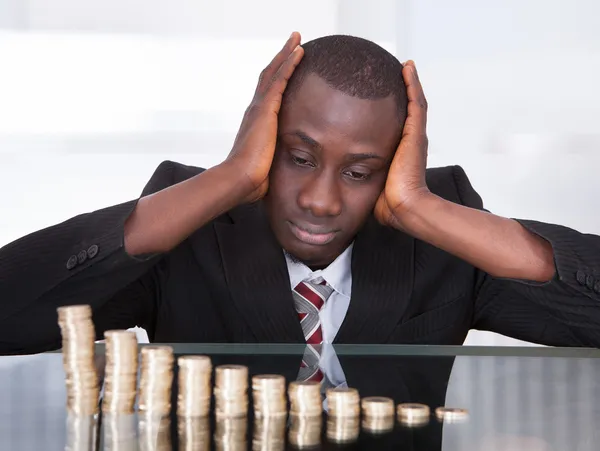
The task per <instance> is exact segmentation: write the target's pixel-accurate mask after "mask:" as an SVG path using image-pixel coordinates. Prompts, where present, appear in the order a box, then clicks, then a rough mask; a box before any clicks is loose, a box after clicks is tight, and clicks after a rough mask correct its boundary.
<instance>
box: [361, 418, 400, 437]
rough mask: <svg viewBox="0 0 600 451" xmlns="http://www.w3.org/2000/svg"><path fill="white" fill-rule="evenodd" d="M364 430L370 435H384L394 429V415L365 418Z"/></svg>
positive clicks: (363, 422) (363, 421) (363, 420)
mask: <svg viewBox="0 0 600 451" xmlns="http://www.w3.org/2000/svg"><path fill="white" fill-rule="evenodd" d="M362 429H363V430H364V431H365V432H368V433H370V434H384V433H386V432H390V431H391V430H392V429H394V415H389V416H385V417H382V416H376V417H363V419H362Z"/></svg>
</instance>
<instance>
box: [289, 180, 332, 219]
mask: <svg viewBox="0 0 600 451" xmlns="http://www.w3.org/2000/svg"><path fill="white" fill-rule="evenodd" d="M298 204H299V205H300V207H301V208H302V209H304V210H309V211H310V212H311V213H312V214H313V215H314V216H317V217H320V216H338V215H339V214H340V213H341V212H342V198H341V193H340V187H339V186H338V184H337V181H336V179H335V175H333V174H327V173H325V172H321V173H319V174H317V175H316V176H315V177H311V178H310V179H308V180H307V181H306V183H305V185H304V187H303V188H302V190H300V194H299V195H298Z"/></svg>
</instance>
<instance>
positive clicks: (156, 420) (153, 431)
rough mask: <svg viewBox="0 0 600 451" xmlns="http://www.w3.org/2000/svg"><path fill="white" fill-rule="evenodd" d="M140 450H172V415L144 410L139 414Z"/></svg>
mask: <svg viewBox="0 0 600 451" xmlns="http://www.w3.org/2000/svg"><path fill="white" fill-rule="evenodd" d="M138 430H139V451H172V450H173V446H172V443H171V417H170V416H168V415H159V414H153V413H150V412H143V413H141V415H140V416H139V422H138Z"/></svg>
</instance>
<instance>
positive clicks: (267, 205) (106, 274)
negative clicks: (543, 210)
mask: <svg viewBox="0 0 600 451" xmlns="http://www.w3.org/2000/svg"><path fill="white" fill-rule="evenodd" d="M299 44H300V36H299V35H298V33H293V34H292V36H291V37H290V38H289V40H288V41H287V43H286V44H285V46H284V48H283V49H282V50H281V51H280V52H279V53H278V54H277V55H276V56H275V58H274V59H273V61H272V62H271V64H269V66H268V67H267V68H266V69H265V70H264V71H263V73H262V74H261V77H260V80H259V83H258V86H257V89H256V93H255V96H254V99H253V100H252V103H251V104H250V106H249V108H248V109H247V111H246V113H245V115H244V118H243V121H242V124H241V126H240V130H239V132H238V134H237V137H236V139H235V142H234V144H233V148H232V150H231V152H230V154H229V156H228V157H227V159H226V160H225V161H224V162H223V163H221V164H219V165H217V166H215V167H212V168H210V169H207V170H203V169H200V168H194V167H188V166H184V165H181V164H177V163H172V162H165V163H163V164H161V165H160V167H159V168H158V169H157V170H156V172H155V174H154V175H153V177H152V178H151V179H150V181H149V183H148V184H147V186H146V188H145V189H144V191H143V193H142V196H141V198H140V199H139V200H133V201H130V202H126V203H123V204H120V205H116V206H113V207H110V208H106V209H103V210H99V211H96V212H93V213H88V214H84V215H80V216H77V217H75V218H72V219H70V220H68V221H66V222H64V223H62V224H58V225H56V226H53V227H50V228H48V229H45V230H41V231H39V232H36V233H33V234H31V235H28V236H26V237H24V238H21V239H19V240H17V241H15V242H13V243H11V244H9V245H7V246H5V247H4V248H2V249H1V250H0V299H1V302H2V308H1V310H0V311H1V313H0V352H2V353H30V352H39V351H45V350H49V349H56V348H59V347H60V334H59V330H58V327H57V325H56V308H57V306H60V305H69V304H79V303H86V304H90V305H91V306H92V307H93V310H94V322H95V324H96V328H97V334H98V337H99V338H100V337H102V332H103V331H104V330H106V329H109V328H128V327H132V326H136V325H137V326H140V327H143V328H145V329H146V330H147V332H148V335H149V338H150V340H151V341H156V342H297V343H303V342H306V343H308V344H315V345H318V344H321V343H324V344H327V343H431V344H434V343H435V344H461V343H462V342H463V340H464V338H465V336H466V334H467V332H468V331H469V329H471V328H477V329H484V330H491V331H495V332H499V333H502V334H505V335H508V336H512V337H515V338H518V339H523V340H528V341H532V342H537V343H543V344H547V345H564V346H598V345H599V344H600V304H599V302H600V238H598V237H597V236H586V235H582V234H580V233H578V232H576V231H574V230H571V229H568V228H565V227H561V226H556V225H549V224H542V223H539V222H535V221H525V220H520V221H516V220H512V219H506V218H501V217H498V216H495V215H493V214H491V213H489V212H487V211H484V210H483V206H482V202H481V199H480V197H479V196H478V194H477V193H476V192H475V191H474V189H473V188H472V187H471V185H470V183H469V180H468V178H467V176H466V175H465V173H464V171H463V170H462V169H461V168H460V167H458V166H455V167H446V168H437V169H429V170H426V155H427V137H426V113H427V103H426V100H425V96H424V94H423V90H422V88H421V85H420V82H419V78H418V75H417V70H416V67H415V64H414V63H413V62H411V61H409V62H407V63H406V64H405V65H404V66H402V65H401V64H400V63H399V62H398V61H397V60H396V58H394V57H393V56H392V55H391V54H389V53H388V52H386V51H385V50H383V49H382V48H380V47H379V46H377V45H375V44H374V43H372V42H369V41H366V40H363V39H359V38H353V37H347V36H329V37H325V38H321V39H317V40H315V41H312V42H309V43H306V44H305V45H303V46H299Z"/></svg>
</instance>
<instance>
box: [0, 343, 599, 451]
mask: <svg viewBox="0 0 600 451" xmlns="http://www.w3.org/2000/svg"><path fill="white" fill-rule="evenodd" d="M141 346H143V345H141ZM170 346H172V347H173V349H174V352H175V354H176V356H180V355H193V354H202V355H208V356H210V357H211V360H212V363H213V367H214V366H217V365H222V364H231V363H234V364H241V365H246V366H247V367H248V371H249V374H250V376H252V375H256V374H281V375H283V376H285V378H286V380H287V381H288V382H290V381H293V380H296V378H297V376H298V370H299V367H300V365H301V363H302V357H303V354H304V351H305V347H304V346H302V345H244V344H240V345H233V344H211V345H202V344H172V345H170ZM332 350H333V351H335V352H332V353H330V354H329V356H330V357H329V358H330V359H331V360H332V361H335V362H336V365H337V366H336V368H337V370H334V373H335V372H336V371H337V375H336V377H337V378H338V379H337V382H336V384H342V385H343V386H345V385H347V386H348V387H353V388H356V389H357V390H358V391H359V393H360V396H361V397H363V398H364V397H369V396H385V397H390V398H392V399H393V400H394V403H395V404H396V405H397V404H400V403H421V404H424V405H427V406H429V407H430V409H431V415H430V416H429V417H428V419H427V420H426V422H425V423H424V424H420V425H407V424H405V423H403V422H402V421H400V420H399V419H398V418H396V419H395V421H394V423H393V425H392V426H393V427H392V429H391V430H388V431H386V432H378V433H374V432H372V431H370V430H369V428H368V427H367V426H366V425H365V424H364V423H362V424H360V423H359V428H358V430H357V432H356V434H352V433H350V434H349V435H346V439H344V440H342V439H341V438H339V437H337V438H336V437H335V434H334V432H335V431H334V429H335V428H336V427H337V428H339V427H340V425H339V424H337V425H336V424H335V422H334V421H333V419H332V418H329V417H328V414H327V405H326V403H325V404H324V414H323V417H322V418H319V426H318V427H317V426H315V425H312V426H311V425H310V424H304V423H302V424H300V423H298V420H297V419H295V418H292V417H291V416H290V417H287V418H286V419H285V421H283V422H275V423H269V424H267V423H265V422H264V421H263V420H261V419H257V418H254V416H253V412H252V410H253V409H252V405H250V408H249V410H248V415H247V417H242V418H238V419H232V420H228V422H226V423H225V422H223V421H221V420H219V421H217V420H216V419H215V416H214V415H213V414H211V415H210V416H209V417H208V418H205V419H193V418H191V419H190V418H188V419H183V418H178V417H177V415H176V412H175V408H174V407H173V408H172V409H171V415H170V416H169V417H167V418H159V419H149V418H142V417H141V416H135V415H134V416H116V417H111V416H110V415H105V414H102V413H99V414H98V415H96V416H94V417H86V418H83V417H80V418H78V417H74V416H72V415H69V414H67V410H66V407H65V402H66V388H65V373H64V370H63V366H62V358H61V354H60V353H46V354H39V355H33V356H14V357H12V356H11V357H0V393H1V402H0V449H2V450H4V449H6V450H12V451H21V450H66V449H71V450H74V449H77V450H82V451H83V450H101V449H107V450H108V449H110V450H151V449H152V450H179V449H181V450H183V449H186V450H188V449H190V450H191V449H194V450H196V449H197V450H205V449H206V450H208V449H243V450H263V449H264V450H267V449H268V450H275V449H280V450H284V449H298V446H294V445H293V443H297V437H295V436H294V434H298V433H299V431H301V430H304V432H306V430H307V429H306V428H309V427H313V430H314V428H315V427H317V429H316V430H317V432H318V434H319V437H318V444H317V445H316V446H313V447H311V448H310V449H338V448H339V449H342V448H343V449H356V450H363V449H364V450H380V449H381V450H387V449H390V450H391V449H394V450H400V449H406V450H469V451H470V450H517V451H518V450H528V451H530V450H566V449H569V450H578V451H584V450H596V449H598V443H599V442H600V432H599V431H598V429H599V428H598V425H600V404H599V403H600V350H595V349H564V348H547V347H519V348H510V347H499V348H493V347H471V346H464V347H437V346H371V345H337V346H335V349H333V348H332ZM96 367H97V369H98V372H99V374H100V375H101V376H102V375H103V368H104V347H103V345H101V344H98V345H97V347H96ZM176 369H177V368H175V370H176ZM340 380H341V382H340ZM176 395H177V377H176V375H175V377H174V378H173V390H172V400H173V402H172V405H173V406H175V400H176ZM249 398H250V400H251V399H252V396H251V395H250V396H249ZM442 406H446V407H452V408H461V409H466V411H467V412H468V418H467V419H466V420H465V421H460V422H448V421H440V420H438V419H437V418H436V416H435V414H434V412H435V409H436V408H437V407H442ZM269 428H270V430H271V431H272V432H273V431H274V432H273V433H274V434H275V435H276V436H277V437H281V438H283V439H284V440H283V441H281V440H275V441H270V442H269V439H268V437H266V436H265V431H267V430H268V429H269ZM303 428H304V429H303ZM338 432H339V431H338Z"/></svg>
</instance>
